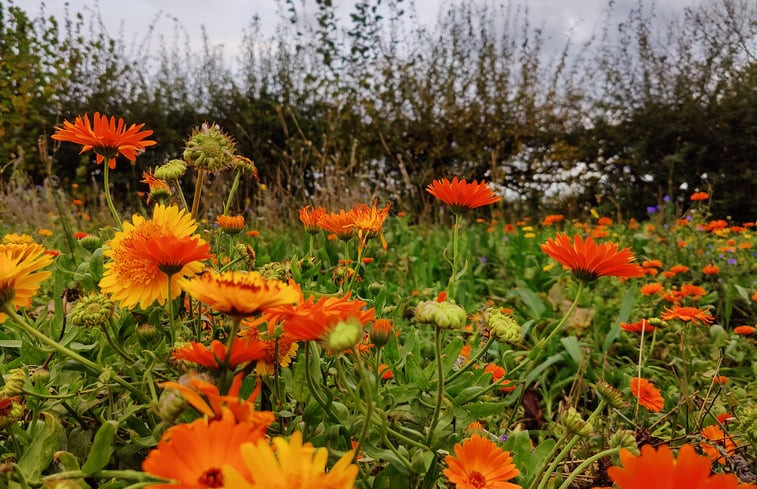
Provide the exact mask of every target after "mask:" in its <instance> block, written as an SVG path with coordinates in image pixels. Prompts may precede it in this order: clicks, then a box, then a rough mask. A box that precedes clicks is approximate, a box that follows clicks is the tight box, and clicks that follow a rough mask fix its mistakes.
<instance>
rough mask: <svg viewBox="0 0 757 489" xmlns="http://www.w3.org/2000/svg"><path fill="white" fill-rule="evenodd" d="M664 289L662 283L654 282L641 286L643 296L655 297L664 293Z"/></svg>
mask: <svg viewBox="0 0 757 489" xmlns="http://www.w3.org/2000/svg"><path fill="white" fill-rule="evenodd" d="M662 290H663V287H662V284H661V283H658V282H653V283H651V284H644V285H642V286H641V293H642V295H654V294H659V293H660V292H662Z"/></svg>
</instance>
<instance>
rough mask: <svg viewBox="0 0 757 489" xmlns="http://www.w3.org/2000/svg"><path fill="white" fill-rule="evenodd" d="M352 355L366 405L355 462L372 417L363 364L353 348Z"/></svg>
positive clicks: (367, 383) (370, 389) (368, 389)
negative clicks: (353, 355)
mask: <svg viewBox="0 0 757 489" xmlns="http://www.w3.org/2000/svg"><path fill="white" fill-rule="evenodd" d="M352 351H353V353H354V354H355V361H356V362H357V366H358V372H359V373H360V382H361V383H362V384H363V391H364V392H365V404H366V406H367V407H366V410H365V418H364V419H363V427H362V429H361V430H360V438H358V441H357V446H356V447H355V455H354V458H353V460H357V457H358V454H359V453H360V448H361V447H362V446H363V443H365V440H366V438H368V430H369V429H370V427H371V417H372V416H373V408H374V403H373V394H372V392H371V391H372V390H373V388H372V387H371V382H370V378H369V377H368V373H367V372H366V371H365V365H364V364H363V359H362V358H361V356H360V352H359V351H358V350H357V348H353V350H352ZM376 375H377V376H378V372H376Z"/></svg>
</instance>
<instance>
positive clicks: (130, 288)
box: [100, 204, 210, 309]
mask: <svg viewBox="0 0 757 489" xmlns="http://www.w3.org/2000/svg"><path fill="white" fill-rule="evenodd" d="M195 229H197V223H196V222H195V220H194V219H192V217H191V216H190V215H189V214H188V213H187V212H186V211H185V210H184V209H179V208H178V207H177V206H170V207H165V206H163V205H161V204H158V205H156V206H155V208H154V209H153V215H152V219H150V220H146V219H145V218H143V217H142V216H138V215H136V214H135V215H134V218H133V224H132V223H128V222H126V223H124V229H123V231H119V232H117V233H116V235H115V236H114V237H113V239H111V240H110V241H109V242H108V248H107V249H106V250H105V252H104V253H103V254H104V255H105V256H106V257H108V258H110V259H111V261H109V262H107V263H106V264H105V274H104V275H103V278H102V280H100V288H101V289H102V291H103V292H105V293H107V294H109V295H110V296H111V298H112V299H113V300H118V301H121V306H122V307H126V308H131V307H134V306H136V305H137V304H139V306H140V307H141V308H142V309H145V308H147V307H148V306H149V305H151V304H152V303H153V302H155V301H156V300H157V301H158V302H159V303H160V304H163V303H165V301H166V298H167V296H168V280H169V277H171V296H172V297H171V298H172V299H173V298H175V297H177V296H178V295H179V294H180V293H181V287H180V284H181V279H182V278H184V277H188V276H191V275H194V274H196V273H199V272H200V271H201V270H202V268H203V265H202V263H201V262H200V260H205V259H207V258H209V257H210V247H209V245H208V243H207V242H205V240H203V239H201V238H200V237H199V236H197V235H194V234H192V233H194V231H195Z"/></svg>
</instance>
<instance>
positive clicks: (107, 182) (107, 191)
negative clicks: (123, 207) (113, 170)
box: [103, 161, 123, 229]
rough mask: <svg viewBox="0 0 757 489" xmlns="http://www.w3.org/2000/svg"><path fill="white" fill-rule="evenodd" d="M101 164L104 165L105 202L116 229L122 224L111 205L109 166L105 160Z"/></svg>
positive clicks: (120, 227)
mask: <svg viewBox="0 0 757 489" xmlns="http://www.w3.org/2000/svg"><path fill="white" fill-rule="evenodd" d="M103 166H104V167H105V168H104V170H103V184H104V185H105V202H107V203H108V209H110V213H111V214H113V219H115V220H116V225H117V226H118V229H122V228H123V225H122V224H121V218H120V217H119V216H118V212H116V207H115V206H114V205H113V199H112V198H111V197H110V178H109V176H108V175H109V173H110V166H109V165H108V162H107V161H106V162H105V163H104V164H103Z"/></svg>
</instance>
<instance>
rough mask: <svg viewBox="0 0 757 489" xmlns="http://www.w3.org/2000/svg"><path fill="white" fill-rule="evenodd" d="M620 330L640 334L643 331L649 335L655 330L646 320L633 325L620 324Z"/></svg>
mask: <svg viewBox="0 0 757 489" xmlns="http://www.w3.org/2000/svg"><path fill="white" fill-rule="evenodd" d="M620 329H622V330H623V331H628V332H629V333H641V332H642V331H644V333H651V332H652V331H654V330H655V327H654V326H652V325H651V324H649V321H647V320H646V319H642V320H641V321H636V322H635V323H620Z"/></svg>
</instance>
